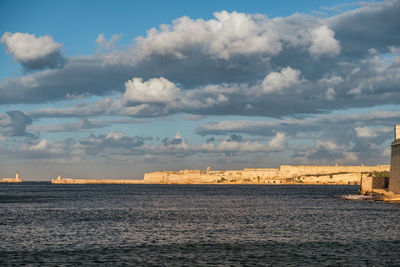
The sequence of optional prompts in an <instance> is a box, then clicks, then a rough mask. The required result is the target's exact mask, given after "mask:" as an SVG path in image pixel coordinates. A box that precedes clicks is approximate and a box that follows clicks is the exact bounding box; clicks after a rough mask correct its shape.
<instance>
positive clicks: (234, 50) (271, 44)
mask: <svg viewBox="0 0 400 267" xmlns="http://www.w3.org/2000/svg"><path fill="white" fill-rule="evenodd" d="M214 17H215V19H211V20H208V21H205V20H202V19H198V20H192V19H190V18H188V17H182V18H178V19H176V20H174V21H173V24H172V25H162V26H161V27H160V30H157V29H155V28H153V29H151V30H149V31H148V32H147V36H146V37H138V38H137V39H136V41H137V44H138V48H139V51H140V52H141V54H142V56H149V55H152V54H158V55H172V56H173V57H175V58H177V59H185V58H186V57H187V56H188V53H191V50H193V49H195V50H200V51H201V53H203V54H206V55H208V56H210V57H211V58H213V59H230V58H231V57H234V56H236V55H251V54H259V53H261V54H266V55H272V54H276V53H279V52H280V51H281V49H282V44H281V42H280V40H279V34H278V31H277V28H276V27H275V25H274V24H273V23H271V21H269V20H268V19H267V18H266V17H265V16H262V15H248V14H244V13H238V12H235V11H234V12H232V13H228V12H226V11H221V12H215V13H214ZM188 36H190V38H187V37H188Z"/></svg>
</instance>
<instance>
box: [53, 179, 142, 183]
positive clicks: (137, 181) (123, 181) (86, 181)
mask: <svg viewBox="0 0 400 267" xmlns="http://www.w3.org/2000/svg"><path fill="white" fill-rule="evenodd" d="M51 183H52V184H141V183H143V180H134V179H74V178H61V179H60V178H56V179H52V180H51Z"/></svg>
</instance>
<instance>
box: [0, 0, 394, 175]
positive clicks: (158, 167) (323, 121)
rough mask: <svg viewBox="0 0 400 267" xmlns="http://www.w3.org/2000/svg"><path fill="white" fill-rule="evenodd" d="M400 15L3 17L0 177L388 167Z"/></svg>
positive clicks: (343, 5)
mask: <svg viewBox="0 0 400 267" xmlns="http://www.w3.org/2000/svg"><path fill="white" fill-rule="evenodd" d="M398 14H400V1H392V0H389V1H363V2H353V1H340V0H326V1H312V0H308V1H307V0H305V1H255V0H253V1H232V0H231V1H208V0H205V1H183V0H182V1H46V0H41V1H21V0H17V1H15V0H14V1H7V0H3V1H1V2H0V46H1V48H0V177H10V176H13V175H14V174H15V172H16V171H17V170H18V171H19V172H20V176H21V177H22V178H23V179H24V180H26V181H33V180H37V181H42V180H43V181H44V180H50V179H51V178H54V177H55V176H56V175H57V173H59V172H60V173H61V174H62V176H63V177H75V178H134V179H141V178H142V177H143V174H144V173H145V172H150V171H162V170H180V169H206V168H207V166H210V167H211V169H214V170H216V169H242V168H271V167H279V165H334V164H343V165H360V164H365V165H375V164H389V163H390V143H391V142H392V141H393V125H395V124H399V123H400V109H399V107H400V106H399V104H400V83H399V81H400V20H399V19H398Z"/></svg>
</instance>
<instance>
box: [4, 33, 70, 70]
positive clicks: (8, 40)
mask: <svg viewBox="0 0 400 267" xmlns="http://www.w3.org/2000/svg"><path fill="white" fill-rule="evenodd" d="M0 43H2V44H4V46H5V49H6V52H7V53H9V54H11V55H12V56H13V57H14V60H15V61H17V62H19V63H21V64H22V66H23V67H24V68H25V69H26V70H40V69H44V68H59V67H62V66H63V65H64V63H65V60H64V58H63V56H62V55H61V44H59V43H57V42H55V41H54V40H53V37H51V36H48V35H45V36H40V37H36V36H35V35H33V34H29V33H20V32H16V33H10V32H6V33H4V34H3V36H2V37H1V40H0Z"/></svg>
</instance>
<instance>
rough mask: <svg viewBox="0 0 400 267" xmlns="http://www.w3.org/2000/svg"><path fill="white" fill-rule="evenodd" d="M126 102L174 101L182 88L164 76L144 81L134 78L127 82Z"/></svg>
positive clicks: (124, 97) (124, 99) (124, 100)
mask: <svg viewBox="0 0 400 267" xmlns="http://www.w3.org/2000/svg"><path fill="white" fill-rule="evenodd" d="M125 90H126V91H125V93H124V94H123V102H124V103H128V104H129V103H168V102H171V101H174V100H175V99H176V98H177V97H178V95H179V93H180V89H179V88H178V87H176V86H175V84H174V83H172V82H170V81H168V80H167V79H165V78H164V77H160V78H153V79H150V80H148V81H145V82H143V79H141V78H133V79H132V80H129V81H127V82H126V83H125Z"/></svg>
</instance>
